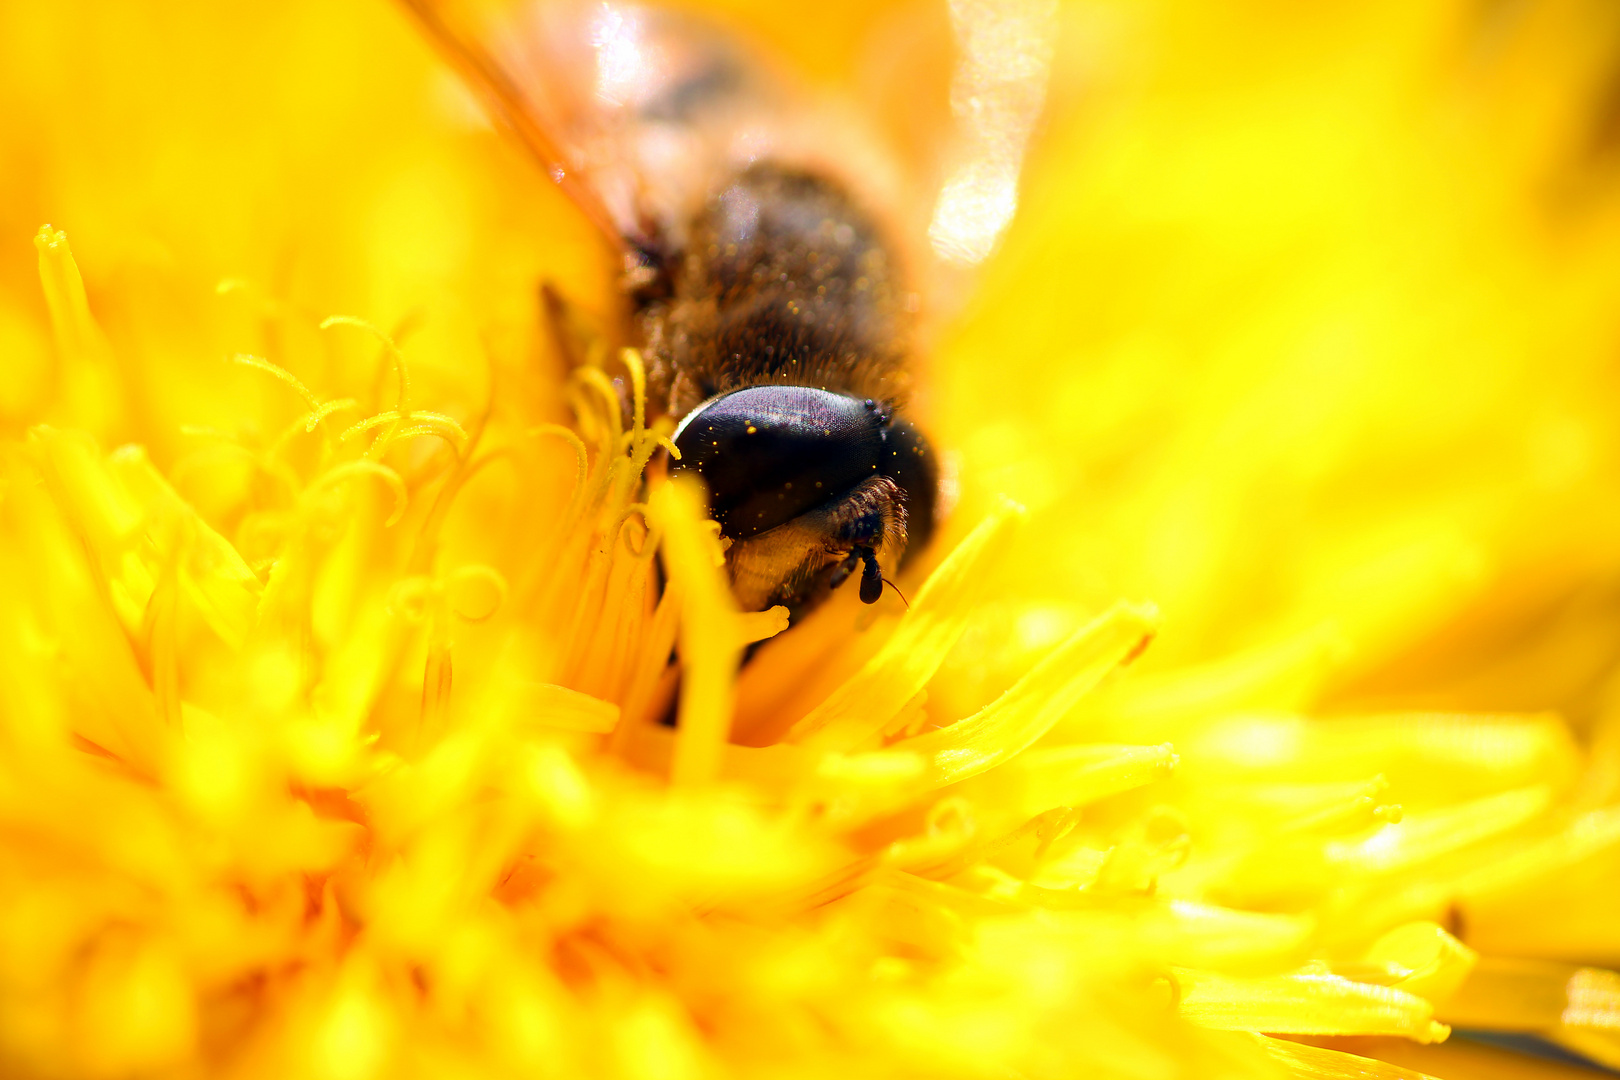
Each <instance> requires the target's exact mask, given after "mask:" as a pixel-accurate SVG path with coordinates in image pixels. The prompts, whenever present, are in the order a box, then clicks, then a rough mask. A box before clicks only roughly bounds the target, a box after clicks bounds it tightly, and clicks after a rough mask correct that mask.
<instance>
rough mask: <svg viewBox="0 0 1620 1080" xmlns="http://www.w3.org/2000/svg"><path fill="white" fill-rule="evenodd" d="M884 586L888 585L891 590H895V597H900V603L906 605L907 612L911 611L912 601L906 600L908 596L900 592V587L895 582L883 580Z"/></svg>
mask: <svg viewBox="0 0 1620 1080" xmlns="http://www.w3.org/2000/svg"><path fill="white" fill-rule="evenodd" d="M883 584H885V585H887V586H888V587H889V588H891V589H893V590H894V595H896V596H898V597H899V598H900V602H901V603H902V604H904V605H906V610H907V611H910V610H911V601H910V600H907V599H906V594H905V593H903V592H901V591H900V586H898V585H896V584H895V583H894V582H892V581H890V580H889V579H888V578H884V579H883Z"/></svg>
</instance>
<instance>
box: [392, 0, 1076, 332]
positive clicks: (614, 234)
mask: <svg viewBox="0 0 1620 1080" xmlns="http://www.w3.org/2000/svg"><path fill="white" fill-rule="evenodd" d="M401 3H402V4H403V5H404V6H405V7H406V8H407V9H409V10H410V11H411V12H413V13H414V14H415V16H416V17H417V19H418V21H419V22H420V23H421V24H422V26H423V27H424V28H425V29H426V30H427V32H428V34H429V36H430V37H431V38H432V39H433V40H434V41H435V42H436V43H437V45H438V46H439V48H440V50H441V51H442V52H443V54H444V55H445V57H446V58H447V59H448V60H449V61H450V63H451V64H452V65H453V66H454V67H455V69H456V70H457V71H458V73H459V74H460V75H461V76H462V77H463V78H464V79H465V81H466V82H467V83H468V85H469V86H470V87H472V89H473V90H474V91H475V93H477V94H478V96H479V97H480V98H481V99H482V101H483V104H484V105H485V107H486V109H487V110H488V112H489V113H490V115H491V117H492V118H493V119H494V120H496V121H497V122H498V123H500V124H501V125H502V126H504V127H506V128H508V129H509V130H510V131H511V132H512V134H513V135H514V136H516V137H517V138H518V139H519V141H520V142H522V143H523V144H524V145H525V146H526V147H528V149H529V151H530V152H531V153H532V154H533V155H534V157H535V158H536V159H537V160H538V161H539V163H540V164H541V166H542V167H543V168H544V169H545V170H546V171H547V173H548V174H549V175H550V176H551V177H552V179H553V180H554V181H556V183H557V184H558V185H559V186H560V187H561V188H562V189H563V190H564V192H565V193H566V194H568V195H569V196H570V197H571V198H572V199H573V200H574V202H576V203H577V204H578V205H579V207H580V209H581V210H582V211H583V212H584V213H585V214H586V216H587V217H588V218H589V219H590V220H591V221H592V222H593V223H595V224H596V225H597V227H598V228H600V229H601V230H602V232H603V233H604V234H605V235H607V236H608V237H609V238H610V239H611V240H613V241H614V242H615V243H617V244H619V245H620V246H621V247H623V248H624V249H625V251H626V253H627V255H629V256H631V257H632V258H635V257H639V258H640V260H641V262H642V265H656V264H657V263H658V262H659V261H660V257H661V256H663V255H665V254H668V253H671V252H674V251H679V250H681V245H682V241H683V239H684V238H683V236H682V232H683V229H684V227H685V223H686V222H687V221H688V220H689V219H690V216H691V214H692V212H693V211H694V210H695V209H696V207H697V203H698V201H699V200H701V199H703V198H706V197H708V196H711V195H712V194H713V193H714V192H715V191H716V190H718V188H719V186H720V185H723V184H724V183H725V182H726V181H727V179H728V177H729V176H731V175H734V174H735V173H736V171H738V170H739V169H740V168H741V167H742V166H743V165H745V164H746V163H748V162H750V161H754V160H758V159H761V158H770V159H773V160H776V161H778V162H783V163H793V164H798V165H801V166H804V167H807V168H810V169H812V170H815V171H820V172H824V173H828V174H830V175H833V176H838V177H842V178H843V179H844V180H845V181H846V182H847V183H848V186H849V188H850V190H851V191H855V192H858V193H860V195H861V196H862V201H864V202H865V203H867V204H868V206H869V208H870V209H871V210H872V211H873V212H874V213H875V215H876V216H877V217H878V218H879V219H880V220H882V221H884V222H887V223H888V224H889V225H890V227H891V229H892V230H893V231H894V232H895V233H897V234H899V235H896V236H894V237H893V239H894V240H895V241H897V242H898V243H899V244H900V246H901V249H902V250H903V251H904V252H905V255H906V261H907V262H908V263H910V264H911V266H912V268H913V277H914V278H915V285H916V286H917V287H918V288H919V290H920V292H921V293H922V294H924V295H925V296H926V297H927V302H926V308H927V309H928V318H927V319H926V320H925V321H927V322H932V323H935V324H937V323H938V322H939V321H940V320H939V317H940V316H941V315H943V314H948V313H950V312H951V311H952V310H953V309H954V308H955V307H957V306H958V304H959V303H960V298H961V297H962V296H963V295H965V293H966V285H967V283H968V282H969V281H970V280H971V278H972V276H973V274H972V271H973V269H974V268H975V267H976V266H977V265H978V264H979V263H981V262H982V261H983V260H984V259H985V258H986V257H987V256H988V255H989V254H990V252H991V251H992V250H993V249H994V248H995V246H996V243H997V241H998V240H999V238H1000V236H1001V234H1002V232H1003V231H1004V230H1005V228H1006V226H1007V224H1008V223H1009V222H1010V221H1011V219H1012V216H1013V212H1014V210H1015V208H1016V206H1017V201H1018V179H1019V172H1020V168H1021V166H1022V163H1023V157H1024V151H1025V147H1026V146H1027V144H1028V141H1029V138H1030V135H1031V133H1032V132H1033V130H1034V128H1035V125H1036V122H1037V120H1038V118H1039V116H1040V113H1041V109H1042V105H1043V103H1044V98H1045V92H1046V85H1047V81H1048V76H1049V73H1050V70H1051V65H1052V55H1053V47H1054V41H1055V38H1056V33H1057V21H1058V13H1057V0H940V3H938V4H937V5H927V6H925V7H924V8H922V9H916V8H914V9H912V13H911V14H902V15H900V16H898V17H897V18H896V19H895V20H892V21H891V24H890V26H889V28H888V33H887V34H886V35H884V34H880V35H879V39H878V40H875V41H873V42H872V43H871V45H872V46H873V47H872V49H871V52H872V53H873V54H874V55H877V56H880V57H882V58H883V62H882V63H881V64H878V65H876V66H877V67H879V68H882V69H883V72H884V73H883V74H882V75H879V76H877V77H875V78H872V79H868V82H869V83H872V84H877V83H884V84H886V85H885V86H881V87H878V88H877V89H875V90H874V87H873V86H872V85H869V86H866V87H851V88H848V91H849V92H846V93H843V94H837V93H826V92H814V93H812V92H809V91H808V89H807V87H806V86H804V85H802V84H800V83H799V82H798V81H797V80H795V79H794V78H793V77H792V73H790V72H785V71H782V70H779V69H776V68H774V67H771V66H769V64H768V62H767V60H766V55H767V54H766V52H765V51H764V50H760V49H748V48H744V47H742V45H741V43H740V42H739V40H738V39H737V38H736V37H734V36H733V34H732V33H728V32H727V31H725V30H722V29H721V28H720V27H718V26H717V25H715V24H713V23H710V22H708V21H705V20H703V19H701V18H698V17H696V16H695V15H691V14H683V13H681V12H678V11H674V10H669V9H664V8H658V7H653V6H644V5H639V4H631V3H602V2H600V0H596V2H588V3H587V2H584V0H401Z"/></svg>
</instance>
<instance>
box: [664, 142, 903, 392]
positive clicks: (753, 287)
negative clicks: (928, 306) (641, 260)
mask: <svg viewBox="0 0 1620 1080" xmlns="http://www.w3.org/2000/svg"><path fill="white" fill-rule="evenodd" d="M688 235H689V238H690V239H689V242H688V243H687V245H686V249H685V250H684V251H682V252H675V253H673V254H672V255H671V256H670V257H669V258H668V260H667V262H666V264H665V265H666V270H665V273H664V274H663V275H661V276H662V277H663V279H664V281H663V285H662V287H661V288H658V289H655V290H652V291H651V296H653V297H655V298H650V299H649V298H648V297H649V293H648V292H643V293H641V299H640V300H639V305H638V306H639V311H638V315H639V320H640V324H641V329H642V333H643V336H644V340H645V351H646V356H647V358H648V360H649V362H650V364H649V366H650V370H651V374H652V378H653V387H652V388H653V391H654V394H655V399H662V401H663V402H664V403H665V405H664V407H665V408H666V409H667V411H668V412H669V414H670V415H672V416H676V417H679V416H683V415H685V414H686V413H687V412H689V411H690V410H691V409H693V408H695V407H696V406H697V405H699V404H701V403H702V402H703V401H705V400H707V399H708V398H711V397H713V396H714V395H716V394H720V393H725V392H727V391H729V390H735V389H739V388H741V387H746V386H755V385H759V384H761V383H784V384H795V385H801V386H817V387H821V388H824V389H827V390H834V391H838V392H840V393H846V394H850V395H852V396H855V397H859V398H872V399H874V400H876V401H881V402H884V403H886V404H888V405H891V406H892V405H894V404H896V403H898V402H900V401H901V400H903V398H904V396H905V389H906V387H905V381H904V370H905V368H904V365H905V352H906V348H907V345H908V344H909V340H910V329H911V327H910V323H911V319H910V317H909V315H908V314H907V312H906V311H905V301H904V292H903V290H902V289H901V287H900V285H899V283H898V280H897V278H898V268H897V267H896V266H895V265H894V259H893V257H892V255H891V254H890V251H889V248H888V246H887V245H886V243H885V241H884V239H883V237H882V236H881V234H880V232H879V230H878V228H877V227H876V225H875V224H874V223H873V221H872V220H871V219H870V218H869V217H868V216H867V215H866V214H865V213H864V212H863V211H862V210H861V209H860V208H859V207H857V206H856V205H855V203H854V201H853V200H852V199H851V198H850V197H849V196H848V195H847V194H846V193H845V192H844V191H843V190H842V188H841V187H840V186H839V185H837V184H836V183H834V182H833V181H831V180H829V179H826V178H824V177H821V176H817V175H814V174H812V173H808V172H804V171H797V170H792V169H787V168H783V167H780V166H775V165H770V164H758V165H754V166H751V167H750V168H748V169H747V170H746V171H745V172H743V173H742V174H741V175H739V176H738V177H737V178H736V179H735V180H734V181H733V182H732V183H731V184H729V185H726V186H724V187H723V188H722V190H721V191H720V192H719V194H718V195H716V196H715V197H714V198H712V199H711V200H709V202H708V203H707V204H706V205H705V206H704V207H703V208H702V210H701V211H700V212H699V213H698V215H697V216H696V218H695V220H694V221H693V222H692V224H691V227H690V229H689V230H688ZM659 294H662V295H659Z"/></svg>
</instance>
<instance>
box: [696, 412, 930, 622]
mask: <svg viewBox="0 0 1620 1080" xmlns="http://www.w3.org/2000/svg"><path fill="white" fill-rule="evenodd" d="M675 446H676V448H677V449H678V450H680V452H681V457H680V461H679V463H678V464H677V466H676V467H677V468H678V469H683V470H690V471H693V472H696V473H697V474H698V475H699V476H701V477H702V478H703V482H704V484H705V485H706V486H707V487H708V490H709V505H710V511H711V513H712V514H713V515H714V518H715V520H716V521H718V522H719V523H720V531H721V532H722V533H723V534H724V535H725V536H727V537H728V538H730V539H731V541H732V542H733V545H734V547H733V550H734V551H736V550H738V548H737V545H739V544H741V545H743V547H744V548H745V549H748V548H750V546H751V549H752V550H756V551H757V550H762V548H761V547H760V544H759V543H758V542H756V543H753V544H752V545H750V543H749V542H751V541H753V538H755V537H759V536H760V535H761V534H763V533H768V532H770V531H771V530H773V529H780V527H782V526H785V525H788V524H789V523H794V524H793V527H792V528H791V529H786V530H781V532H780V533H779V534H776V535H778V536H783V535H786V534H788V533H794V534H796V535H797V536H798V537H799V539H797V540H795V543H797V544H800V545H803V546H805V547H806V550H807V551H808V549H809V548H810V547H812V546H816V545H817V542H820V543H819V546H821V547H823V548H824V549H838V548H843V549H846V550H848V551H850V552H854V553H860V552H864V554H865V557H866V558H867V560H868V562H869V567H870V568H871V574H872V575H873V576H875V575H876V572H877V571H876V569H875V566H876V562H875V559H874V557H873V552H874V551H875V550H876V549H877V548H879V547H881V546H882V540H883V537H882V535H868V533H871V532H872V530H873V529H876V530H877V532H878V533H879V534H881V533H882V532H884V531H885V530H888V531H891V532H895V533H897V534H898V536H899V543H900V546H902V547H903V548H905V549H909V550H917V549H920V548H921V547H922V544H923V542H924V541H926V539H927V534H928V533H929V532H930V531H931V528H932V523H933V505H934V494H935V491H934V489H935V485H936V483H937V481H936V478H935V470H934V465H933V458H932V455H931V453H930V451H929V449H928V444H927V442H926V441H924V440H923V438H922V436H921V435H920V434H919V433H918V432H917V431H916V429H914V428H912V427H911V425H909V424H907V423H905V422H904V421H902V420H899V419H897V418H896V417H895V416H894V415H893V414H892V412H891V410H890V409H889V408H888V407H887V406H885V405H883V404H881V403H879V402H876V401H872V400H870V399H862V398H857V397H851V396H850V395H848V394H840V393H836V392H834V391H831V390H823V389H820V388H818V387H811V386H751V387H748V388H746V389H742V390H735V391H732V392H731V393H728V394H723V395H721V396H719V397H716V398H713V399H711V400H710V401H708V402H706V403H705V404H703V405H700V406H699V407H698V408H696V409H694V410H693V411H692V412H691V413H690V414H689V415H688V416H687V417H686V419H685V420H683V421H682V422H681V425H680V427H678V428H677V429H676V431H675ZM862 522H867V523H871V524H864V525H863V524H860V523H862ZM863 530H864V531H863ZM780 557H781V558H782V560H783V561H782V563H781V567H782V568H781V569H780V570H773V571H772V573H773V575H775V576H782V577H784V578H788V577H793V576H795V575H797V576H799V577H803V576H805V575H806V574H810V573H813V572H815V571H818V570H820V569H822V567H819V566H816V565H813V559H812V560H811V563H806V562H804V561H801V560H797V557H796V556H794V557H792V558H790V557H788V556H787V555H782V556H780ZM807 558H809V556H808V555H807ZM772 561H773V563H774V561H775V560H774V558H773V560H772ZM735 569H736V568H734V576H735ZM827 573H828V576H829V577H830V578H831V579H832V581H833V586H834V587H836V583H837V582H839V581H842V580H843V577H842V576H838V571H837V568H836V567H834V568H833V569H831V570H829V571H828V572H827ZM847 574H848V571H847V570H845V571H844V576H847ZM789 584H790V583H788V582H786V581H784V582H782V583H781V585H782V588H781V589H779V590H778V591H777V592H775V593H774V594H773V597H774V598H775V599H778V600H779V599H782V598H791V597H792V595H793V589H792V588H791V587H789ZM801 584H802V582H801ZM867 593H868V590H866V589H863V591H862V596H863V599H864V598H866V596H867ZM872 599H876V597H875V596H873V597H872ZM869 602H870V601H869Z"/></svg>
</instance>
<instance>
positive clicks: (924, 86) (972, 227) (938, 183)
mask: <svg viewBox="0 0 1620 1080" xmlns="http://www.w3.org/2000/svg"><path fill="white" fill-rule="evenodd" d="M1058 30H1059V10H1058V5H1057V2H1056V0H939V2H938V3H932V4H926V5H908V6H905V7H902V8H900V9H899V10H897V11H896V12H895V13H894V14H893V15H892V16H890V17H888V18H886V19H882V20H879V21H878V25H877V26H876V27H875V28H874V30H873V32H872V34H871V39H870V41H869V42H868V43H867V48H866V49H865V60H864V62H863V63H861V64H860V75H859V78H858V85H859V89H858V91H857V93H858V95H859V96H860V98H861V99H862V100H864V101H866V102H868V103H870V107H871V111H872V113H873V114H874V116H875V118H876V122H877V123H878V125H879V127H880V128H881V129H882V136H883V138H884V140H885V141H886V143H887V145H888V146H889V147H891V148H892V149H893V151H894V152H895V155H896V157H897V159H898V160H899V161H900V163H901V167H902V168H903V169H904V171H905V174H906V180H905V183H906V185H907V187H908V188H909V189H910V193H911V200H912V201H911V205H910V211H911V220H910V221H909V222H908V225H909V227H910V229H911V232H912V237H911V243H912V253H913V264H914V266H915V268H916V271H917V273H918V278H919V280H918V285H919V287H920V288H921V290H922V292H923V294H924V304H925V307H926V310H927V318H926V319H925V323H927V324H929V325H930V326H932V327H934V328H938V327H939V325H940V324H941V323H943V322H944V321H945V320H946V319H947V318H948V317H949V316H950V315H951V314H953V313H954V312H955V310H956V309H957V308H958V307H960V305H961V304H962V302H963V300H964V299H965V297H966V296H967V294H968V290H969V287H970V286H971V284H972V283H973V281H974V279H975V278H976V276H977V269H978V268H979V266H980V265H981V264H982V263H983V262H984V261H985V259H987V258H988V257H989V256H990V254H991V253H992V252H993V251H994V250H995V249H996V247H997V245H998V243H999V241H1000V239H1001V237H1002V235H1003V234H1004V233H1005V231H1006V229H1007V227H1008V225H1009V224H1010V223H1011V222H1012V219H1013V217H1014V212H1015V211H1016V209H1017V206H1018V200H1019V182H1020V176H1021V173H1022V169H1023V164H1024V159H1025V156H1026V151H1027V149H1028V146H1029V144H1030V141H1031V139H1032V137H1033V135H1034V133H1035V130H1036V128H1037V126H1038V124H1039V121H1040V118H1041V115H1042V112H1043V110H1044V108H1045V104H1046V98H1047V90H1048V84H1049V83H1050V81H1051V75H1052V65H1053V60H1054V56H1055V52H1056V44H1057V38H1058Z"/></svg>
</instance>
